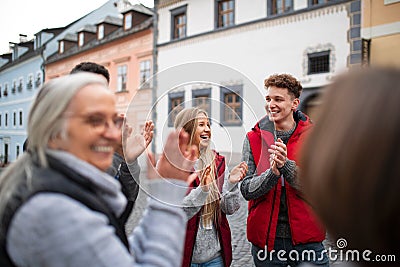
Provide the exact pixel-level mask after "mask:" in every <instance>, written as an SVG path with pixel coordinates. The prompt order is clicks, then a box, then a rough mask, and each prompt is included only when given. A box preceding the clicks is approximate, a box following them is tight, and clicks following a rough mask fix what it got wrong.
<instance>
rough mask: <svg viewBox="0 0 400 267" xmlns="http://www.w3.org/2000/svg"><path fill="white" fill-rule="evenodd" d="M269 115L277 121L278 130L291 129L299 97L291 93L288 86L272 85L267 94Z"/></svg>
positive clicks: (272, 119)
mask: <svg viewBox="0 0 400 267" xmlns="http://www.w3.org/2000/svg"><path fill="white" fill-rule="evenodd" d="M265 100H266V101H267V105H266V107H265V109H266V110H267V114H268V117H269V119H270V120H271V121H274V122H275V125H276V128H277V130H290V129H291V128H292V127H293V123H294V119H293V112H294V111H295V110H296V109H297V107H298V105H299V103H300V102H299V99H298V98H295V97H294V96H292V95H290V94H289V91H288V90H287V89H286V88H279V87H276V86H270V87H268V89H267V95H266V96H265Z"/></svg>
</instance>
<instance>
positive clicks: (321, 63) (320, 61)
mask: <svg viewBox="0 0 400 267" xmlns="http://www.w3.org/2000/svg"><path fill="white" fill-rule="evenodd" d="M329 56H330V51H329V50H328V51H322V52H316V53H310V54H308V74H317V73H326V72H329Z"/></svg>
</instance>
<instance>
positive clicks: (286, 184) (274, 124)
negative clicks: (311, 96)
mask: <svg viewBox="0 0 400 267" xmlns="http://www.w3.org/2000/svg"><path fill="white" fill-rule="evenodd" d="M264 85H265V88H266V90H267V93H266V96H265V100H266V106H265V109H266V112H267V115H266V116H265V117H263V118H262V119H261V120H260V121H259V122H257V124H256V125H255V126H254V127H253V129H252V130H251V131H250V132H248V133H247V135H246V138H245V141H244V144H243V153H242V155H243V160H244V161H246V162H247V164H248V172H247V174H246V177H245V178H244V180H243V182H242V184H241V188H240V189H241V193H242V195H243V197H244V198H245V199H246V200H248V201H249V215H248V218H247V238H248V240H249V241H250V242H251V243H252V255H253V260H254V263H255V265H256V266H257V267H259V266H263V267H265V266H288V265H289V266H298V265H300V264H301V263H303V262H311V263H314V264H317V265H322V266H329V261H328V258H327V255H326V251H325V252H324V247H323V245H322V241H323V240H324V238H325V231H324V229H323V227H322V226H321V224H320V223H319V222H318V221H317V219H316V217H315V216H314V214H313V212H312V209H311V208H310V207H309V206H308V204H307V203H305V202H304V200H303V198H302V192H301V191H300V187H299V184H298V180H297V172H298V170H299V166H298V161H297V154H298V153H297V152H298V150H299V147H300V145H301V144H302V142H303V140H304V137H305V136H306V134H307V133H308V131H309V129H310V128H311V127H312V124H311V121H310V119H309V118H308V116H307V115H305V114H303V113H302V112H301V111H299V110H297V107H298V106H299V103H300V99H299V97H300V94H301V91H302V86H301V84H300V82H299V81H298V80H296V78H294V77H293V76H291V75H289V74H275V75H272V76H270V77H268V78H267V79H266V80H265V81H264Z"/></svg>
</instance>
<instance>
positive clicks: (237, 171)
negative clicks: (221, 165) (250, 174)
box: [229, 161, 249, 184]
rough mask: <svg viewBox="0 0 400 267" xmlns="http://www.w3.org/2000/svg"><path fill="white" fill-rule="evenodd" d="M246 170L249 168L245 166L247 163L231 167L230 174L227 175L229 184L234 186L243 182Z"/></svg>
mask: <svg viewBox="0 0 400 267" xmlns="http://www.w3.org/2000/svg"><path fill="white" fill-rule="evenodd" d="M248 168H249V167H248V166H247V163H246V162H244V161H242V162H240V163H239V164H238V165H236V166H235V167H233V169H232V171H231V173H230V174H229V182H231V183H232V184H236V183H238V182H240V181H241V180H243V178H244V177H245V176H246V173H247V170H248Z"/></svg>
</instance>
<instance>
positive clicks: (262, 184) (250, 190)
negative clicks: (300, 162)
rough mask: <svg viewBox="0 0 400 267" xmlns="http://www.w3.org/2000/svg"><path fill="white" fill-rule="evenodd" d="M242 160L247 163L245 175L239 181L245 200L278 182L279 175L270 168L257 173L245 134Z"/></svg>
mask: <svg viewBox="0 0 400 267" xmlns="http://www.w3.org/2000/svg"><path fill="white" fill-rule="evenodd" d="M242 160H243V161H246V162H247V165H248V171H247V174H246V177H245V178H244V179H243V180H242V182H241V183H240V191H241V193H242V195H243V197H244V198H245V199H246V200H251V199H256V198H259V197H261V196H263V195H265V194H266V193H268V191H269V190H271V189H272V188H273V187H274V186H275V185H276V184H277V183H278V180H279V176H277V175H275V174H274V173H273V172H272V171H271V170H270V169H268V170H266V171H265V172H263V173H261V174H260V175H257V173H256V171H257V166H256V164H255V162H254V157H253V153H252V151H251V147H250V142H249V139H248V138H247V136H246V138H245V140H244V142H243V149H242ZM267 160H268V159H267Z"/></svg>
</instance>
